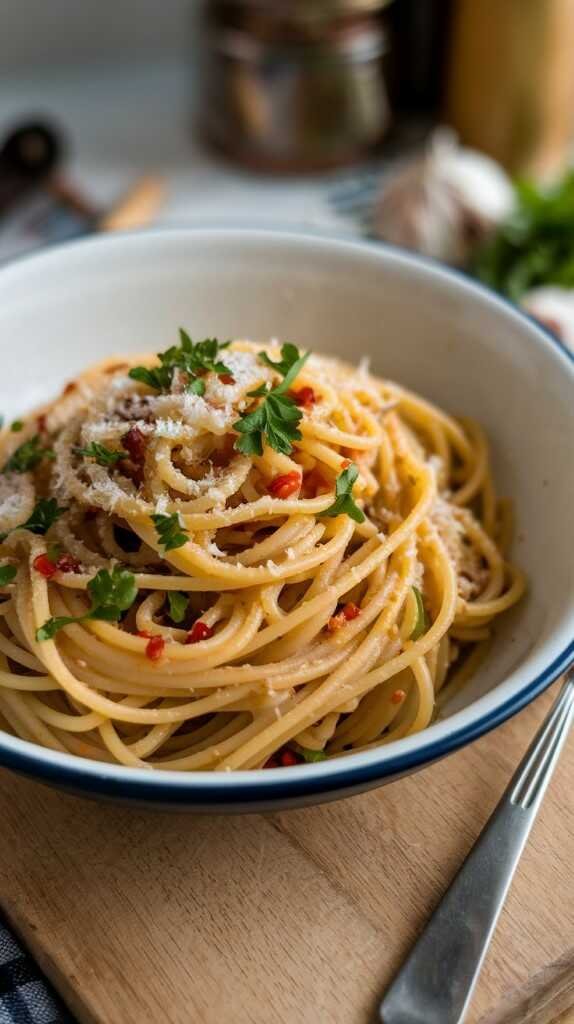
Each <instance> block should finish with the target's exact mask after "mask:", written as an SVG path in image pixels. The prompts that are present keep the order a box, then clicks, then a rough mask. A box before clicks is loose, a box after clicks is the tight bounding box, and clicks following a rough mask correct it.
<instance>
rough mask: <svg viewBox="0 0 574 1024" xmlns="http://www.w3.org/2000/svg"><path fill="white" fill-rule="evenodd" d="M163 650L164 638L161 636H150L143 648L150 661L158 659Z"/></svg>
mask: <svg viewBox="0 0 574 1024" xmlns="http://www.w3.org/2000/svg"><path fill="white" fill-rule="evenodd" d="M164 650H165V640H164V638H163V637H162V636H152V637H151V639H150V640H148V642H147V644H146V648H145V656H146V658H149V660H150V661H159V659H160V658H161V656H162V654H163V652H164Z"/></svg>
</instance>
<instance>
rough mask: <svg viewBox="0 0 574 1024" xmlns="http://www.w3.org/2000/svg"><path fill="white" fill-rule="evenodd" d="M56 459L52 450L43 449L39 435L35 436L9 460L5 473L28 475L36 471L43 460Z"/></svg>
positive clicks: (22, 445)
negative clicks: (31, 471)
mask: <svg viewBox="0 0 574 1024" xmlns="http://www.w3.org/2000/svg"><path fill="white" fill-rule="evenodd" d="M44 458H46V459H53V458H55V455H54V452H53V451H52V449H51V448H43V447H42V442H41V440H40V435H39V434H34V437H31V438H30V440H29V441H24V443H23V444H21V445H20V447H19V448H16V451H15V452H12V455H11V456H10V458H9V459H8V461H7V463H6V465H5V466H4V468H3V470H2V472H3V473H27V472H29V470H31V469H34V468H35V467H36V466H37V465H38V464H39V463H40V462H41V461H42V459H44Z"/></svg>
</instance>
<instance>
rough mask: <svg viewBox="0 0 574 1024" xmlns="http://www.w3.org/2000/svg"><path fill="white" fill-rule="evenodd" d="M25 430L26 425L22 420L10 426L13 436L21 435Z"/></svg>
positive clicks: (15, 421)
mask: <svg viewBox="0 0 574 1024" xmlns="http://www.w3.org/2000/svg"><path fill="white" fill-rule="evenodd" d="M23 429H24V424H23V422H22V420H14V422H13V423H11V424H10V430H11V431H12V433H13V434H19V433H20V431H21V430H23Z"/></svg>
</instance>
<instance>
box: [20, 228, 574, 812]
mask: <svg viewBox="0 0 574 1024" xmlns="http://www.w3.org/2000/svg"><path fill="white" fill-rule="evenodd" d="M0 345H2V346H3V351H4V374H3V379H2V384H1V390H2V409H3V412H4V417H5V418H4V426H3V428H2V431H1V433H0V463H1V470H2V471H1V473H0V531H1V539H0V764H2V765H3V766H5V767H7V768H11V769H13V770H16V771H19V772H23V773H25V774H28V775H30V776H32V777H34V778H37V779H39V780H41V781H44V782H48V783H51V784H54V785H57V786H60V787H62V788H66V789H69V790H71V791H74V792H78V793H86V794H92V795H96V796H108V797H114V798H118V799H124V800H129V801H132V802H138V803H143V804H148V805H154V806H170V805H171V806H177V807H186V808H190V809H194V810H201V809H206V810H214V809H217V810H224V811H243V810H255V809H263V808H271V807H285V806H291V805H297V804H304V803H312V802H317V801H320V800H325V799H333V798H335V797H338V796H344V795H349V794H351V793H354V792H359V791H362V790H365V789H367V788H369V787H372V786H376V785H380V784H382V783H384V782H388V781H391V780H392V779H394V778H397V777H399V776H400V775H404V774H405V773H407V772H409V771H413V770H415V769H418V768H421V767H423V766H424V765H426V764H429V763H431V762H433V761H435V760H436V759H438V758H440V757H443V756H444V755H446V754H448V753H449V752H451V751H453V750H456V749H457V748H459V747H460V746H462V745H463V744H465V743H467V742H469V741H471V740H473V739H475V738H476V737H478V736H480V735H481V734H482V733H484V732H486V731H487V730H489V729H492V728H493V727H495V726H496V725H498V724H499V723H501V722H502V721H504V720H505V719H506V718H508V717H509V716H510V715H512V714H514V713H515V712H516V711H518V710H520V708H521V707H523V706H524V705H525V704H526V703H527V702H529V701H530V700H532V699H533V698H534V697H535V696H536V695H537V694H538V693H540V692H541V691H542V690H543V689H544V688H545V687H546V686H547V685H548V684H549V683H550V682H551V681H552V680H553V679H555V678H556V677H557V676H558V675H559V674H560V672H561V671H562V670H563V669H564V668H565V667H566V666H567V664H568V663H569V661H570V660H571V659H572V657H573V646H572V636H573V633H574V630H573V624H574V611H573V588H572V586H571V583H572V578H573V575H574V574H573V571H572V570H573V561H572V553H571V550H572V549H571V545H570V543H569V529H568V525H569V514H570V509H571V507H572V497H573V494H572V492H573V471H572V438H573V437H574V401H573V395H574V389H573V384H574V367H573V362H572V357H571V356H570V355H569V354H568V353H567V352H566V350H565V349H563V348H562V346H561V345H560V343H559V342H558V341H556V339H554V338H553V337H552V336H551V335H550V334H548V333H546V332H545V331H544V330H543V329H541V328H540V327H538V326H537V325H536V324H535V323H534V322H533V321H531V320H529V319H528V318H527V317H526V316H525V315H524V314H522V313H521V312H519V311H518V310H517V309H515V308H514V307H512V306H511V305H509V304H507V303H505V302H504V301H503V300H501V299H500V298H498V297H497V296H495V295H494V294H491V293H490V292H489V291H488V290H486V289H484V288H482V287H479V286H477V285H476V284H474V283H472V282H470V281H469V280H467V279H465V278H464V277H463V276H461V275H457V274H455V273H453V272H451V271H448V270H445V269H442V268H440V267H438V266H436V265H433V264H431V263H427V262H425V261H423V260H420V259H419V258H416V257H413V256H411V255H408V254H405V253H402V252H400V251H397V250H392V249H388V248H385V247H380V246H379V247H372V246H368V245H356V244H350V243H343V242H335V241H331V240H323V239H317V238H307V237H299V236H296V235H292V236H290V235H280V234H274V233H270V232H233V231H202V232H198V231H160V232H154V233H141V234H137V235H126V236H123V237H114V238H101V239H96V240H90V241H87V242H81V243H76V244H72V245H67V246H64V247H61V248H60V249H54V250H52V251H50V252H47V253H43V254H41V255H38V256H35V257H33V258H30V259H27V260H23V261H21V262H19V263H16V264H14V265H12V266H10V267H8V268H7V269H4V270H3V271H2V272H1V273H0Z"/></svg>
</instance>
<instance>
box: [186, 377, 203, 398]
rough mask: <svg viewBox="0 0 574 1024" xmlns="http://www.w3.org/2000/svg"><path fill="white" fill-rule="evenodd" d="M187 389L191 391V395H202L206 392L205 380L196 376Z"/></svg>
mask: <svg viewBox="0 0 574 1024" xmlns="http://www.w3.org/2000/svg"><path fill="white" fill-rule="evenodd" d="M185 390H186V391H189V393H190V394H191V395H199V396H200V397H201V395H204V394H205V381H204V380H202V379H201V377H194V378H193V380H192V382H191V384H188V385H187V387H186V389H185Z"/></svg>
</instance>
